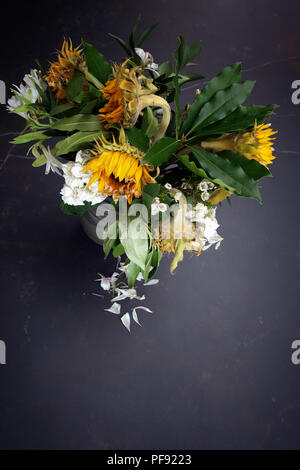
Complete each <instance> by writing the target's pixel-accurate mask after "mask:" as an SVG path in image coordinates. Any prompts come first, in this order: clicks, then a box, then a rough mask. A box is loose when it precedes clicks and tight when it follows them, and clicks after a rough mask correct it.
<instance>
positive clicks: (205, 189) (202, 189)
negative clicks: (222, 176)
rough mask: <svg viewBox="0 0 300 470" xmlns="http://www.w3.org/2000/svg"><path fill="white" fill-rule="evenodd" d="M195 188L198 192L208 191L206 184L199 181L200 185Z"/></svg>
mask: <svg viewBox="0 0 300 470" xmlns="http://www.w3.org/2000/svg"><path fill="white" fill-rule="evenodd" d="M197 187H198V189H199V190H200V191H208V182H207V181H201V183H199V184H198V186H197Z"/></svg>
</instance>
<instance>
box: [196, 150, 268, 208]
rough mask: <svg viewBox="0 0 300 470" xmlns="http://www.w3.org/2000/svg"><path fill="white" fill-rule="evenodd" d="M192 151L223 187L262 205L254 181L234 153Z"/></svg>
mask: <svg viewBox="0 0 300 470" xmlns="http://www.w3.org/2000/svg"><path fill="white" fill-rule="evenodd" d="M191 150H192V152H193V154H194V156H195V158H196V159H197V160H198V162H199V164H200V165H201V166H202V167H203V168H204V170H205V171H206V172H207V173H208V174H209V176H210V177H211V178H213V179H214V180H218V181H219V182H220V185H221V186H222V187H224V188H225V189H229V190H232V189H234V191H235V192H236V194H238V195H239V196H243V197H251V198H254V199H257V200H258V201H259V202H260V203H261V195H260V192H259V189H258V187H257V185H256V183H255V181H254V179H253V178H252V177H249V176H248V175H247V174H246V173H245V171H244V169H243V168H242V167H241V165H240V164H239V162H237V161H236V160H235V158H234V154H233V155H232V152H228V153H227V152H226V154H225V155H221V154H216V153H212V152H206V150H204V149H202V148H195V147H191ZM222 153H223V152H222Z"/></svg>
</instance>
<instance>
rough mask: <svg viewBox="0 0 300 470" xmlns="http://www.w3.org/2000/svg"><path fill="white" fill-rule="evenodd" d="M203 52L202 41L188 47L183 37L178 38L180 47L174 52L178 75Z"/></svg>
mask: <svg viewBox="0 0 300 470" xmlns="http://www.w3.org/2000/svg"><path fill="white" fill-rule="evenodd" d="M201 50H202V41H197V42H195V43H194V44H192V45H191V46H188V45H187V44H186V42H185V40H184V39H183V37H182V36H179V37H178V46H177V49H176V51H175V52H174V58H175V64H176V73H178V72H179V70H181V69H182V68H183V67H185V66H186V65H187V64H188V63H189V62H190V61H191V60H192V59H194V57H196V56H197V55H198V54H200V52H201Z"/></svg>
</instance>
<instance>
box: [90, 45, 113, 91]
mask: <svg viewBox="0 0 300 470" xmlns="http://www.w3.org/2000/svg"><path fill="white" fill-rule="evenodd" d="M83 47H84V57H85V60H86V64H87V67H88V70H89V72H90V73H91V74H92V75H93V76H94V77H96V78H97V79H98V80H100V82H101V83H103V84H104V83H105V82H107V80H108V78H109V76H110V75H111V73H112V69H111V66H110V65H109V63H108V62H107V60H106V59H105V57H104V56H103V55H102V54H101V53H100V52H99V51H98V50H97V49H96V48H95V47H94V46H93V45H92V44H89V43H87V42H84V43H83Z"/></svg>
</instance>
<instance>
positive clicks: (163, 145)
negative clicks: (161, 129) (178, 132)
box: [142, 137, 179, 166]
mask: <svg viewBox="0 0 300 470" xmlns="http://www.w3.org/2000/svg"><path fill="white" fill-rule="evenodd" d="M178 144H179V143H178V141H177V140H176V139H173V138H172V137H163V138H162V139H159V140H158V141H157V142H155V144H153V145H152V147H151V148H150V149H149V150H148V152H147V153H146V155H145V156H144V158H143V160H142V164H143V165H145V164H146V163H149V164H150V165H153V166H161V165H163V164H164V163H166V162H167V161H168V160H169V158H170V157H171V155H172V153H174V152H175V150H176V149H177V147H178Z"/></svg>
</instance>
